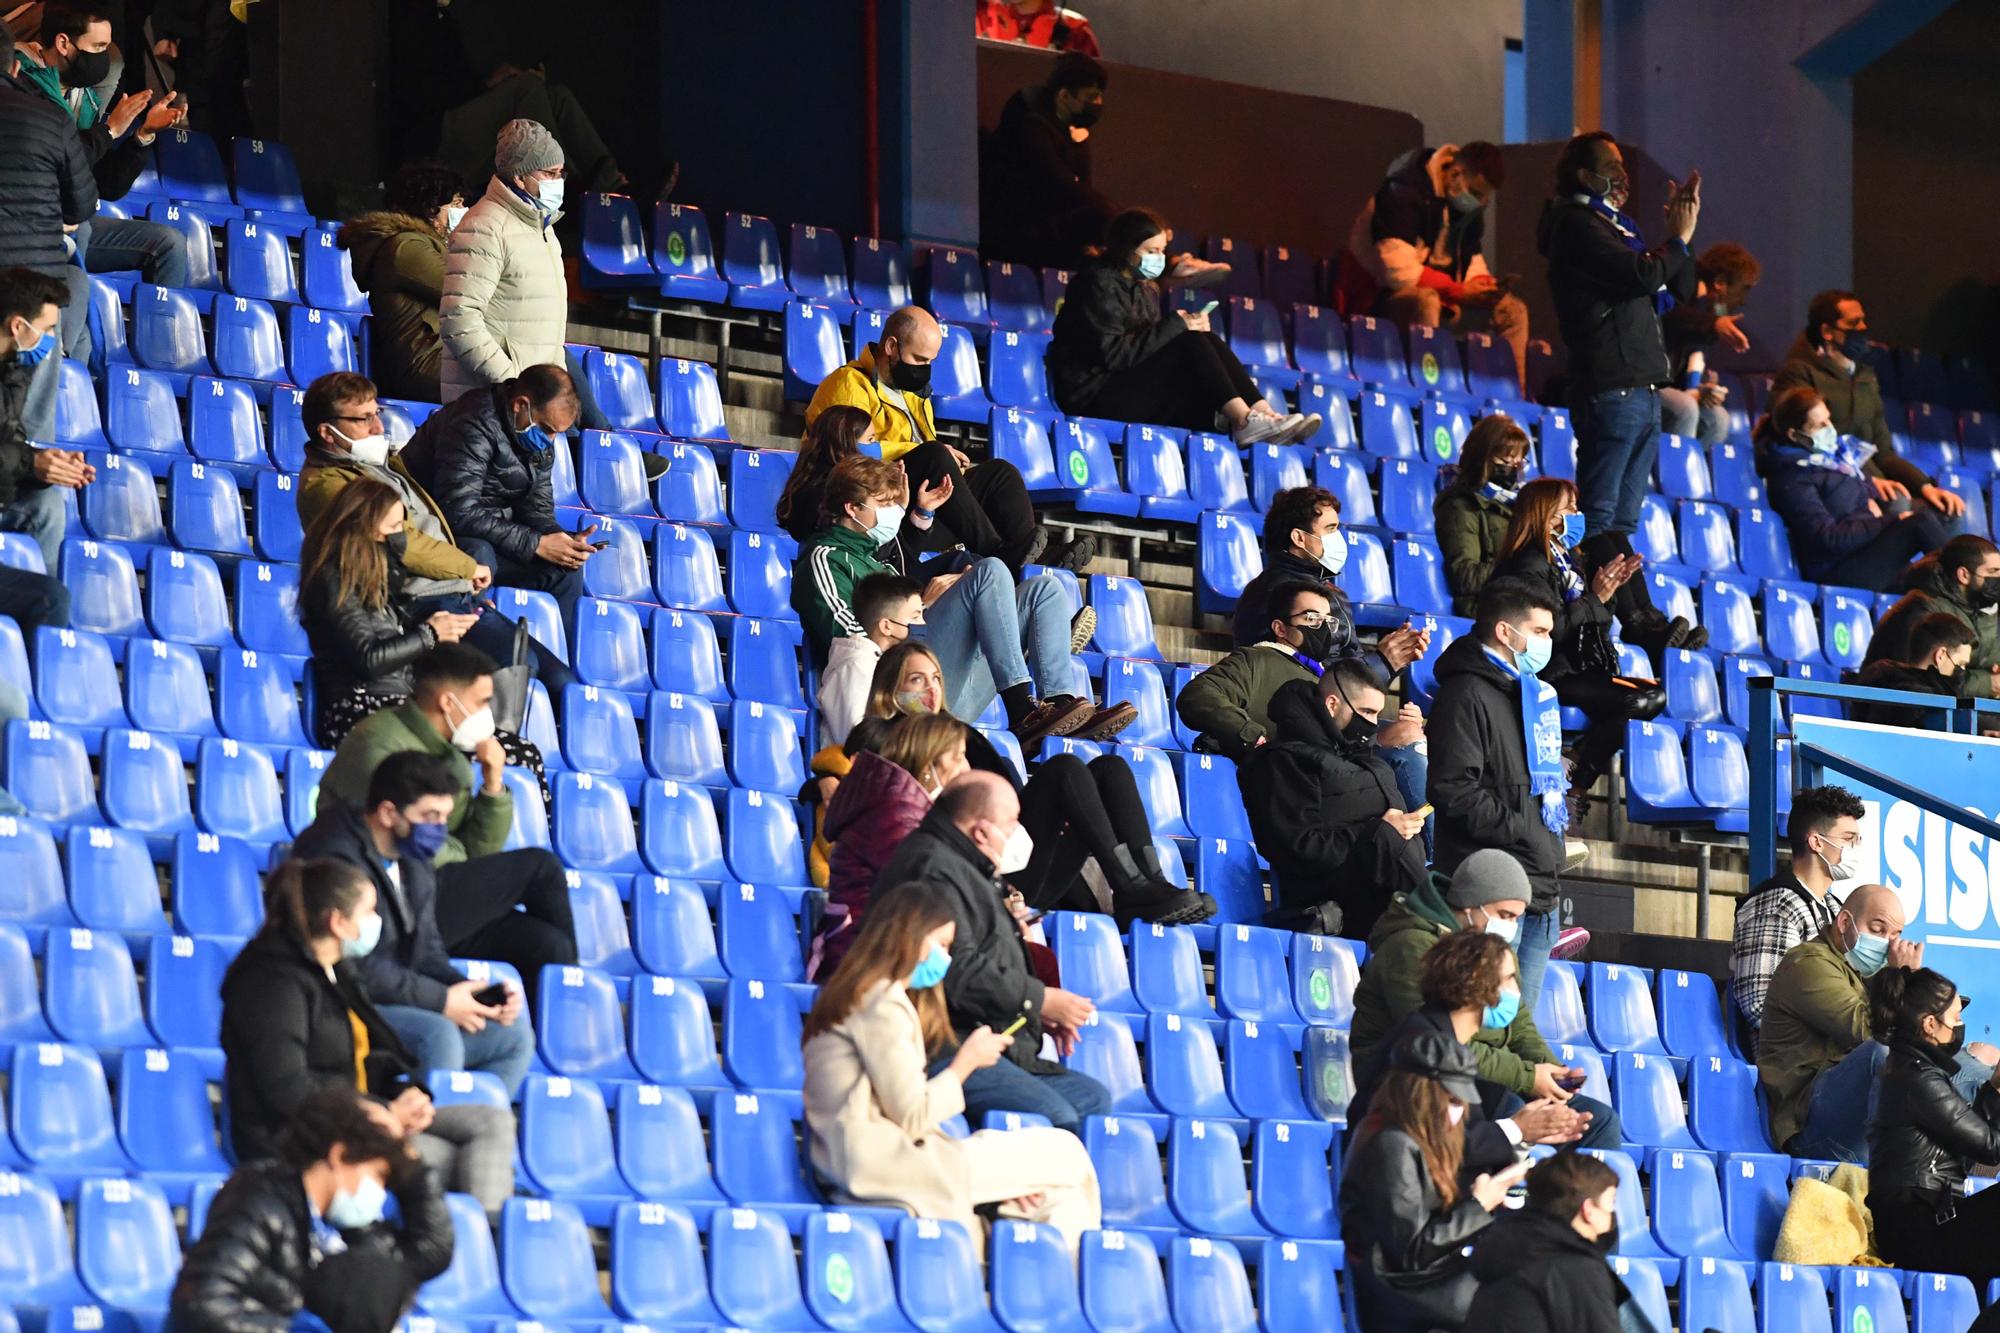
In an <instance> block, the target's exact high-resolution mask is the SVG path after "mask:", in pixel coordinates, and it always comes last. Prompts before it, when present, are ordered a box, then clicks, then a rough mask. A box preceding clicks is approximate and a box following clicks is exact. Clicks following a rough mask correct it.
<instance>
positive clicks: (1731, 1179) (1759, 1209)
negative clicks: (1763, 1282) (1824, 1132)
mask: <svg viewBox="0 0 2000 1333" xmlns="http://www.w3.org/2000/svg"><path fill="white" fill-rule="evenodd" d="M1791 1165H1792V1163H1791V1159H1790V1158H1789V1157H1782V1156H1778V1155H1776V1154H1768V1155H1767V1154H1758V1153H1732V1154H1731V1155H1729V1156H1728V1157H1726V1158H1724V1159H1723V1162H1722V1165H1721V1167H1720V1168H1718V1170H1717V1174H1718V1175H1719V1176H1720V1177H1721V1179H1722V1218H1723V1224H1724V1226H1725V1227H1726V1228H1727V1230H1728V1232H1729V1244H1730V1246H1731V1248H1733V1249H1734V1250H1735V1251H1736V1253H1738V1254H1743V1255H1749V1256H1752V1257H1762V1256H1763V1255H1767V1254H1771V1253H1774V1247H1775V1246H1776V1245H1777V1242H1778V1228H1779V1227H1780V1226H1782V1225H1783V1224H1784V1220H1785V1209H1786V1207H1787V1206H1788V1205H1789V1204H1790V1203H1791Z"/></svg>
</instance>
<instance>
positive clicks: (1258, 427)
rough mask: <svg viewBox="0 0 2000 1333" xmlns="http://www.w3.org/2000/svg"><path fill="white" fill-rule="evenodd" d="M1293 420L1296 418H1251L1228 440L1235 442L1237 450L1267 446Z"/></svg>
mask: <svg viewBox="0 0 2000 1333" xmlns="http://www.w3.org/2000/svg"><path fill="white" fill-rule="evenodd" d="M1295 420H1297V418H1296V417H1280V416H1268V417H1260V416H1253V417H1251V418H1249V419H1248V420H1246V421H1245V422H1244V423H1243V424H1242V425H1240V426H1238V427H1237V428H1236V430H1235V432H1234V433H1233V434H1231V435H1230V437H1229V438H1230V439H1232V440H1234V441H1235V442H1236V446H1237V447H1238V448H1244V447H1247V446H1249V445H1253V444H1269V443H1271V441H1272V440H1274V439H1275V438H1276V437H1277V436H1278V435H1279V434H1280V433H1282V432H1283V431H1284V430H1285V429H1287V427H1288V426H1289V424H1290V423H1291V422H1293V421H1295Z"/></svg>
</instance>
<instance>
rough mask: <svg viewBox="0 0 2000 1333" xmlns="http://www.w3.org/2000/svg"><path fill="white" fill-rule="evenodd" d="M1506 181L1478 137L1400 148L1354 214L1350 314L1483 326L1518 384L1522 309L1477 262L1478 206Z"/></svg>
mask: <svg viewBox="0 0 2000 1333" xmlns="http://www.w3.org/2000/svg"><path fill="white" fill-rule="evenodd" d="M1506 181H1507V163H1506V159H1504V158H1503V157H1502V156H1501V155H1500V149H1499V148H1498V147H1497V146H1495V145H1493V144H1490V143H1486V142H1485V141H1483V140H1480V141H1475V142H1472V143H1468V144H1465V145H1464V146H1462V147H1461V146H1460V145H1458V144H1446V145H1444V147H1442V148H1412V149H1410V151H1408V152H1407V153H1404V154H1403V155H1402V156H1401V157H1398V158H1397V159H1396V160H1395V161H1394V162H1391V163H1390V164H1389V174H1388V177H1387V178H1386V179H1385V180H1384V181H1383V182H1382V184H1381V185H1380V186H1379V187H1378V188H1377V189H1376V191H1375V193H1374V195H1373V196H1371V197H1370V198H1369V200H1368V202H1367V203H1366V204H1364V205H1363V206H1362V209H1361V212H1360V214H1359V215H1358V216H1357V217H1356V218H1355V219H1354V226H1353V228H1352V229H1351V231H1350V233H1349V235H1348V240H1347V253H1348V255H1349V257H1351V258H1352V260H1353V261H1354V263H1353V264H1352V265H1344V266H1343V277H1346V278H1349V279H1351V281H1350V282H1348V283H1347V284H1345V285H1346V286H1348V287H1349V288H1350V290H1349V291H1348V293H1347V294H1348V297H1349V304H1348V310H1349V312H1350V313H1352V314H1363V313H1367V312H1370V311H1372V312H1373V313H1374V314H1377V315H1381V316H1383V317H1385V318H1388V319H1393V320H1395V321H1396V323H1398V324H1400V325H1402V326H1403V327H1404V328H1410V327H1413V326H1422V327H1424V328H1432V329H1435V328H1439V327H1441V326H1443V327H1449V328H1454V329H1466V328H1472V327H1475V326H1483V327H1485V328H1488V329H1490V330H1491V331H1492V332H1493V334H1494V336H1496V337H1498V338H1499V339H1500V340H1501V341H1502V342H1504V343H1506V344H1507V346H1508V347H1509V348H1511V349H1512V350H1513V353H1514V380H1515V384H1516V385H1517V386H1519V385H1524V384H1526V382H1527V369H1528V307H1527V306H1526V305H1525V304H1523V303H1522V301H1521V298H1520V297H1518V296H1515V295H1514V294H1513V293H1512V292H1511V291H1509V290H1508V284H1507V282H1505V281H1504V280H1500V279H1496V278H1495V277H1494V276H1493V274H1492V273H1490V272H1489V271H1488V270H1487V268H1486V254H1485V250H1484V248H1483V247H1484V244H1485V238H1486V210H1487V206H1488V205H1489V204H1491V203H1492V202H1493V196H1495V195H1496V194H1498V193H1499V192H1500V187H1501V186H1502V185H1504V184H1506ZM1355 269H1358V270H1359V273H1355V272H1354V271H1353V270H1355ZM1364 275H1365V276H1364Z"/></svg>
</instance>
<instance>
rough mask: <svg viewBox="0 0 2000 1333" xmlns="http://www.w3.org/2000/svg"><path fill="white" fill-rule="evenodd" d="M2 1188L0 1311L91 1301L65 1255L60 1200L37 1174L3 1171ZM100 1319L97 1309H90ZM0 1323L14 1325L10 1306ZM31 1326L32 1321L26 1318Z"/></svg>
mask: <svg viewBox="0 0 2000 1333" xmlns="http://www.w3.org/2000/svg"><path fill="white" fill-rule="evenodd" d="M4 1179H5V1180H6V1181H7V1184H8V1189H7V1191H6V1192H5V1193H4V1194H0V1235H5V1236H6V1237H7V1238H8V1244H7V1248H6V1250H5V1251H4V1252H0V1310H4V1309H6V1307H7V1306H16V1307H19V1308H20V1309H22V1310H26V1311H44V1312H46V1311H48V1310H50V1309H51V1308H59V1307H62V1306H65V1305H69V1304H84V1303H88V1302H89V1301H90V1300H91V1295H90V1293H89V1292H87V1291H86V1290H85V1289H84V1287H83V1283H82V1282H81V1281H80V1280H79V1279H78V1277H77V1272H76V1266H75V1264H74V1262H73V1261H72V1259H71V1257H70V1256H71V1253H72V1251H71V1246H70V1238H69V1227H68V1226H67V1225H66V1224H65V1223H64V1221H63V1208H62V1201H61V1200H60V1199H59V1198H58V1197H57V1195H56V1191H55V1190H54V1189H53V1188H51V1186H50V1183H49V1181H48V1180H46V1179H44V1178H43V1177H42V1176H39V1175H32V1174H27V1173H22V1174H19V1175H16V1174H12V1173H9V1174H8V1175H6V1176H5V1177H4ZM93 1313H95V1314H97V1316H98V1318H99V1320H100V1322H101V1312H98V1311H96V1310H95V1307H93ZM4 1322H5V1323H6V1324H7V1325H9V1326H10V1327H11V1328H12V1329H15V1330H18V1328H19V1324H18V1323H17V1322H16V1320H15V1316H14V1314H13V1312H12V1311H11V1310H10V1311H8V1313H7V1314H6V1315H5V1316H4ZM29 1326H30V1327H31V1328H32V1327H34V1326H35V1325H34V1323H33V1321H32V1318H31V1321H30V1325H29Z"/></svg>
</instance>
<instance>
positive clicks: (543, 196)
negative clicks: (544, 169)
mask: <svg viewBox="0 0 2000 1333" xmlns="http://www.w3.org/2000/svg"><path fill="white" fill-rule="evenodd" d="M535 197H536V198H537V199H539V200H541V203H542V211H543V212H544V213H553V212H555V211H556V210H557V209H559V208H561V207H562V201H563V183H562V182H561V181H559V180H554V181H543V182H542V183H541V184H539V185H537V186H536V187H535Z"/></svg>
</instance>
